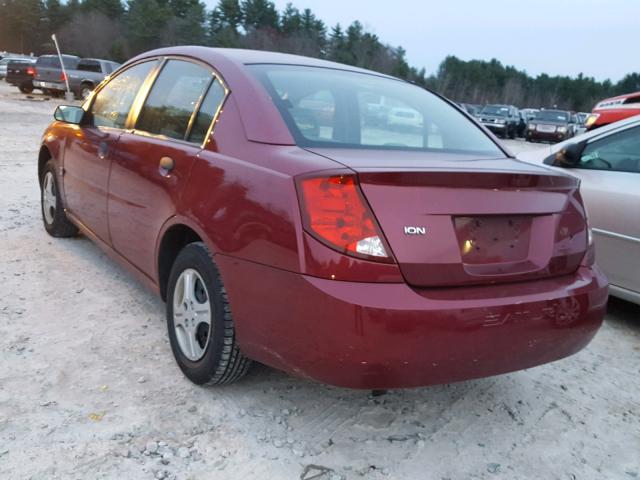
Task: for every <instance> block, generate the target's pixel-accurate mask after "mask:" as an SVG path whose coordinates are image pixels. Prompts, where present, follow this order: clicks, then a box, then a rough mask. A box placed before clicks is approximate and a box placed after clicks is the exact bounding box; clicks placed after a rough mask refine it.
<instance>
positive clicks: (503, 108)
mask: <svg viewBox="0 0 640 480" xmlns="http://www.w3.org/2000/svg"><path fill="white" fill-rule="evenodd" d="M478 121H480V123H482V125H484V126H485V127H487V128H488V129H489V130H491V131H492V132H493V133H495V134H496V135H498V136H500V137H502V138H516V135H517V134H518V124H519V123H520V115H519V113H518V109H517V108H516V107H514V106H513V105H485V106H484V107H483V108H482V110H480V113H479V114H478Z"/></svg>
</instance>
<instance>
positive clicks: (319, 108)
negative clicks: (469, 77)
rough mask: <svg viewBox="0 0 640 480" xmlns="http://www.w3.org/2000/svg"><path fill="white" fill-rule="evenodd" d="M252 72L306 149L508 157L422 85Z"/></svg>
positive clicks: (334, 74)
mask: <svg viewBox="0 0 640 480" xmlns="http://www.w3.org/2000/svg"><path fill="white" fill-rule="evenodd" d="M248 68H249V70H250V71H251V72H252V73H253V74H254V75H255V76H256V77H257V78H258V79H259V80H260V82H261V83H262V85H263V86H264V87H265V88H266V90H267V91H268V92H269V95H270V96H271V98H272V99H273V101H274V103H275V104H276V107H277V108H278V110H279V111H280V114H281V115H282V118H283V119H284V121H285V123H286V124H287V126H288V127H289V130H290V131H291V134H292V135H293V137H294V138H295V139H296V142H297V143H298V145H300V146H305V147H332V148H370V149H388V150H394V149H395V150H423V151H446V152H462V153H477V154H482V155H492V156H499V157H502V156H504V154H503V153H502V151H501V150H500V149H499V148H498V147H497V145H496V144H495V143H494V142H493V141H492V140H491V139H490V138H489V137H488V136H487V135H486V134H485V133H484V132H483V131H482V130H481V129H480V128H479V127H477V126H476V125H475V123H473V122H472V121H470V120H469V119H468V118H467V117H466V116H465V115H464V114H463V113H461V112H460V111H459V110H457V109H456V108H454V107H453V106H451V105H450V104H448V103H447V102H446V101H444V100H442V99H441V98H439V97H438V96H437V95H434V94H432V93H430V92H428V91H427V90H424V89H422V88H420V87H417V86H415V85H411V84H409V83H406V82H403V81H400V80H394V79H390V78H385V77H381V76H377V75H373V74H366V73H358V72H351V71H345V70H334V69H329V68H318V67H306V66H296V65H248Z"/></svg>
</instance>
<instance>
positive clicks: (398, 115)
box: [387, 107, 423, 130]
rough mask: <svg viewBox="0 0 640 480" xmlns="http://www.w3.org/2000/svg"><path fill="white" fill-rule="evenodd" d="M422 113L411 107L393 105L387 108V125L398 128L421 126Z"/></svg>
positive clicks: (417, 127) (416, 127)
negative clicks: (393, 106)
mask: <svg viewBox="0 0 640 480" xmlns="http://www.w3.org/2000/svg"><path fill="white" fill-rule="evenodd" d="M422 124H423V121H422V115H420V112H418V111H417V110H415V109H413V108H407V107H395V108H392V109H391V110H389V113H388V115H387V126H389V127H391V128H396V127H398V128H399V129H401V130H402V129H407V128H415V129H420V128H422Z"/></svg>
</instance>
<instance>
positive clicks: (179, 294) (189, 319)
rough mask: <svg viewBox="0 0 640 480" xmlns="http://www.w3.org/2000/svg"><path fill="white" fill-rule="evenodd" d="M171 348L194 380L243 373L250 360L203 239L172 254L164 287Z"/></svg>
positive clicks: (212, 381) (213, 381) (222, 379)
mask: <svg viewBox="0 0 640 480" xmlns="http://www.w3.org/2000/svg"><path fill="white" fill-rule="evenodd" d="M167 328H168V330H169V341H170V343H171V350H172V351H173V355H174V357H175V359H176V362H177V363H178V366H179V367H180V369H181V370H182V372H183V373H184V374H185V376H186V377H187V378H188V379H189V380H191V381H192V382H193V383H196V384H198V385H204V384H208V385H221V384H225V383H231V382H234V381H236V380H238V379H239V378H241V377H242V376H244V375H245V374H246V373H247V371H248V369H249V366H250V365H251V360H249V359H248V358H246V357H245V356H244V355H243V354H242V353H241V352H240V349H239V348H238V344H237V342H236V335H235V328H234V323H233V317H232V315H231V308H230V305H229V300H228V298H227V293H226V291H225V288H224V286H223V284H222V278H221V277H220V273H219V272H218V268H217V267H216V265H215V263H214V261H213V257H212V255H211V253H210V252H209V250H208V249H207V247H206V246H205V244H204V243H202V242H196V243H191V244H189V245H187V246H186V247H185V248H184V249H183V250H182V251H181V252H180V253H179V254H178V257H177V258H176V260H175V262H174V264H173V267H172V268H171V274H170V275H169V285H168V289H167Z"/></svg>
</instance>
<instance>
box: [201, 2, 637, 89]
mask: <svg viewBox="0 0 640 480" xmlns="http://www.w3.org/2000/svg"><path fill="white" fill-rule="evenodd" d="M289 1H291V3H292V4H293V5H294V6H295V7H297V8H299V9H301V10H302V9H304V8H307V7H308V8H310V9H311V10H312V11H313V12H314V13H315V14H316V15H317V16H318V17H319V18H320V19H322V20H323V21H324V22H325V23H326V24H327V25H329V26H333V25H335V24H336V23H340V24H341V25H342V26H343V27H344V26H347V25H349V24H350V23H351V22H353V21H354V20H359V21H360V22H361V23H362V24H364V26H365V27H366V28H367V30H369V31H371V32H373V33H375V34H376V35H378V37H379V38H380V40H381V41H382V42H384V43H388V44H390V45H393V46H398V45H400V46H402V47H404V48H405V50H406V51H407V59H408V61H409V63H410V64H411V65H412V66H415V67H418V68H421V67H424V68H425V69H426V71H427V74H431V73H435V71H436V70H437V68H438V65H439V64H440V62H441V61H442V60H443V59H444V58H445V57H446V56H447V55H456V56H457V57H459V58H461V59H463V60H471V59H479V60H490V59H491V58H497V59H498V60H500V61H501V62H502V63H503V64H506V65H513V66H515V67H517V68H518V69H520V70H525V71H526V72H527V73H529V74H530V75H533V76H535V75H538V74H540V73H548V74H550V75H569V76H576V75H578V74H579V73H581V72H582V73H583V74H584V75H585V76H590V77H595V78H596V79H597V80H605V79H607V78H608V79H611V80H612V81H614V82H615V81H618V80H620V79H621V78H622V77H624V75H626V74H627V73H631V72H636V71H640V62H639V61H638V60H639V58H640V57H639V56H638V53H637V47H638V45H640V1H638V0H529V1H528V2H525V1H523V0H439V1H437V2H436V1H431V0H423V1H420V0H394V1H389V0H385V1H381V0H368V1H365V0H275V2H274V3H275V4H276V6H277V7H278V9H279V10H280V11H281V10H282V9H283V8H284V7H285V5H286V4H287V3H288V2H289ZM205 3H207V4H208V6H209V7H210V8H212V7H213V6H215V5H216V4H217V3H218V2H217V1H216V0H205Z"/></svg>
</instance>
